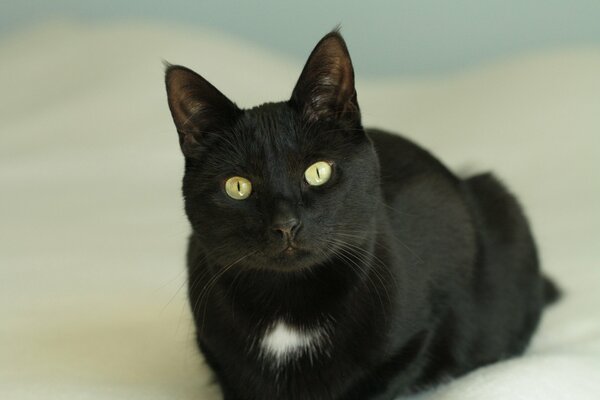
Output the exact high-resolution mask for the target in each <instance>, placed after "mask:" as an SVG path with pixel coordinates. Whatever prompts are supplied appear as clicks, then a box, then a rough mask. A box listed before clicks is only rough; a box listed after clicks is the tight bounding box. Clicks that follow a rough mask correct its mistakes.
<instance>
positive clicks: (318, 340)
mask: <svg viewBox="0 0 600 400" xmlns="http://www.w3.org/2000/svg"><path fill="white" fill-rule="evenodd" d="M326 341H327V335H326V331H325V330H324V329H322V328H316V329H311V330H299V329H297V328H295V327H293V326H291V325H289V324H287V323H285V322H283V321H278V322H276V323H275V324H274V325H273V326H272V327H271V328H270V329H267V330H266V332H265V335H264V336H263V338H262V340H261V342H260V346H261V352H262V353H263V355H264V356H270V357H272V358H275V360H276V361H277V363H282V362H285V361H288V360H289V359H291V358H293V357H297V356H300V355H302V354H303V353H308V355H309V356H310V357H311V358H312V357H313V356H314V353H316V352H317V351H319V350H320V348H321V347H322V346H324V345H325V344H326Z"/></svg>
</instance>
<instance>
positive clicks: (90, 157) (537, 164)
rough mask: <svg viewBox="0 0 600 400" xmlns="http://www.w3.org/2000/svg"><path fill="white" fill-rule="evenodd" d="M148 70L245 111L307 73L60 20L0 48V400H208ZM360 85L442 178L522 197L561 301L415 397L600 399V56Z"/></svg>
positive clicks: (159, 29) (183, 39) (249, 52)
mask: <svg viewBox="0 0 600 400" xmlns="http://www.w3.org/2000/svg"><path fill="white" fill-rule="evenodd" d="M349 45H350V50H352V43H349ZM308 51H309V49H307V54H308ZM162 59H165V60H168V61H170V62H172V63H181V64H184V65H187V66H189V67H191V68H194V69H196V70H197V71H199V72H200V73H202V74H203V75H204V76H205V77H206V78H208V79H209V80H211V81H212V82H213V83H214V84H215V85H216V86H217V87H219V88H220V89H221V90H223V91H224V92H225V93H226V94H228V95H229V96H230V97H231V98H232V99H234V100H235V101H236V102H237V103H238V104H240V105H241V106H250V105H254V104H257V103H260V102H263V101H271V100H278V99H285V98H287V97H288V96H289V94H290V92H291V89H292V87H293V84H294V83H295V80H296V78H297V76H298V74H299V72H300V69H301V67H302V62H303V60H302V61H301V60H297V61H293V60H289V59H285V58H283V57H280V56H277V55H274V54H271V53H269V52H267V51H265V50H263V49H260V48H257V47H256V46H254V45H252V44H249V43H244V42H243V41H240V40H237V39H233V38H229V37H226V36H224V35H221V34H217V33H215V32H210V31H204V30H191V29H190V30H184V29H180V28H173V27H167V26H158V25H149V24H137V23H121V24H114V25H103V26H83V25H78V24H75V23H56V24H50V25H46V26H43V27H39V28H36V29H32V30H28V31H24V32H21V33H19V34H17V35H14V36H12V37H11V38H9V39H4V40H3V41H2V42H0V60H2V62H1V63H0V88H1V91H0V193H1V195H0V398H2V399H145V400H148V399H166V398H168V399H207V400H210V399H218V398H219V395H218V390H217V389H216V388H215V387H214V385H211V384H210V383H209V382H210V374H209V372H208V371H207V369H206V367H205V366H204V364H203V363H202V361H201V359H200V356H199V355H198V354H197V352H196V349H195V346H194V343H193V329H192V324H191V320H190V315H189V312H188V310H187V304H186V299H185V287H183V285H184V282H185V273H184V251H185V244H186V243H185V242H186V235H187V232H188V226H187V224H186V220H185V217H184V214H183V211H182V200H181V197H180V193H179V188H180V178H181V175H182V165H183V163H182V157H181V156H180V154H179V148H178V143H177V138H176V133H175V130H174V128H173V126H172V123H171V120H170V115H169V113H168V109H167V104H166V100H165V93H164V89H163V84H162V79H163V76H162V65H161V60H162ZM357 76H358V81H357V87H358V92H359V101H360V104H361V107H362V110H363V114H364V121H365V123H366V125H374V126H378V127H384V128H389V129H392V130H394V131H399V132H404V133H405V134H406V135H408V136H409V137H411V138H413V139H414V140H416V141H418V142H420V143H422V144H423V145H425V146H426V147H428V148H430V149H431V150H433V151H434V153H436V154H437V155H438V156H440V157H441V158H442V159H443V160H444V161H445V162H447V163H448V164H449V165H450V166H452V167H454V168H457V169H468V170H471V171H477V170H487V169H491V170H494V171H495V172H497V173H498V174H499V175H500V176H501V177H502V178H503V179H504V180H505V181H506V182H507V183H508V184H509V185H510V187H511V188H512V189H513V190H514V191H515V192H516V193H518V194H519V196H520V198H521V200H522V202H523V203H524V205H525V207H526V210H527V212H528V214H529V216H530V218H531V220H532V223H533V227H534V230H535V232H536V235H537V238H538V241H539V247H540V249H541V256H542V260H543V264H544V269H545V270H546V271H547V272H548V274H550V275H551V276H552V277H554V278H555V279H556V281H557V282H558V284H559V285H560V286H561V287H562V289H563V290H564V292H565V295H564V298H563V299H562V300H561V302H560V303H559V304H557V305H556V306H554V307H552V308H551V309H550V310H549V311H548V312H547V313H546V314H545V316H544V319H543V321H542V324H541V327H540V329H539V332H538V333H537V334H536V336H535V338H534V340H533V343H532V346H531V347H530V349H529V351H528V352H527V354H526V355H525V356H523V357H520V358H517V359H513V360H510V361H506V362H502V363H498V364H496V365H492V366H489V367H486V368H482V369H480V370H477V371H475V372H473V373H471V374H469V375H468V376H465V377H463V378H461V379H458V380H455V381H453V382H451V383H449V384H447V385H443V386H441V387H439V388H437V389H435V390H433V391H430V392H427V393H424V394H422V395H420V396H418V398H419V399H426V400H452V399H460V400H469V399H486V400H494V399H528V400H529V399H543V400H547V399H590V400H592V399H600V311H599V310H598V308H599V307H600V265H599V255H600V251H599V249H598V248H599V247H600V212H599V205H600V179H599V178H600V177H599V172H598V171H600V168H599V166H600V161H599V160H600V48H597V47H596V48H594V47H589V48H579V49H566V50H562V51H553V52H542V53H538V54H526V55H522V56H520V57H516V58H513V59H511V60H508V61H503V62H498V63H494V64H490V65H487V66H482V67H479V68H476V69H472V70H470V71H464V72H461V73H456V74H452V75H448V76H441V77H422V78H418V79H417V78H415V79H400V78H394V79H392V78H390V79H382V80H367V79H364V78H363V77H362V76H361V72H360V63H357ZM415 398H417V397H415Z"/></svg>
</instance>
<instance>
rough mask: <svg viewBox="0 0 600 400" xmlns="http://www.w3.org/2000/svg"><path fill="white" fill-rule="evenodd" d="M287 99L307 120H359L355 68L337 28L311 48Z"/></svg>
mask: <svg viewBox="0 0 600 400" xmlns="http://www.w3.org/2000/svg"><path fill="white" fill-rule="evenodd" d="M290 102H291V104H292V105H293V106H295V107H297V108H298V109H299V110H301V112H302V113H303V114H304V115H305V116H306V117H307V118H308V119H309V120H326V119H349V120H352V121H355V122H358V123H360V113H359V108H358V101H357V99H356V90H355V88H354V68H353V67H352V60H351V59H350V54H349V53H348V49H347V47H346V43H345V42H344V39H343V38H342V35H340V33H339V32H338V31H333V32H331V33H329V34H327V35H325V37H323V39H321V41H319V43H318V44H317V46H316V47H315V49H314V50H313V51H312V53H311V54H310V56H309V58H308V61H307V62H306V65H305V66H304V69H303V70H302V74H301V75H300V78H299V79H298V83H296V87H295V88H294V91H293V93H292V98H291V100H290Z"/></svg>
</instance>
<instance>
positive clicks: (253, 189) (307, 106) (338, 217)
mask: <svg viewBox="0 0 600 400" xmlns="http://www.w3.org/2000/svg"><path fill="white" fill-rule="evenodd" d="M166 84H167V93H168V100H169V107H170V109H171V114H172V116H173V120H174V121H175V125H176V127H177V132H178V133H179V143H180V145H181V149H182V151H183V154H184V156H185V159H186V169H185V176H184V180H183V194H184V198H185V210H186V213H187V216H188V218H189V220H190V223H191V225H192V228H193V230H194V232H195V234H196V236H197V237H198V239H199V241H200V243H201V245H202V246H203V247H204V250H205V251H206V253H207V257H208V258H209V259H211V260H212V261H213V262H214V263H216V264H218V265H220V266H222V267H227V266H230V265H231V266H232V265H234V264H235V265H236V266H237V267H240V268H242V267H247V268H268V269H274V270H286V271H296V270H300V269H303V268H306V267H310V266H313V265H317V264H321V263H324V262H326V261H327V260H329V259H331V258H332V257H334V255H337V256H338V257H339V256H342V257H343V254H344V253H348V252H350V251H352V246H359V245H360V244H361V242H362V241H364V240H365V238H366V237H367V236H368V235H369V234H370V232H369V227H370V226H372V222H373V218H374V213H375V212H374V210H375V208H376V207H377V205H378V202H379V163H378V160H377V156H376V154H375V151H374V149H373V147H372V144H371V142H370V140H369V139H368V137H367V136H366V134H365V132H364V130H363V128H362V125H361V119H360V113H359V107H358V102H357V98H356V91H355V88H354V70H353V67H352V62H351V60H350V55H349V54H348V50H347V48H346V45H345V43H344V40H343V38H342V37H341V35H340V34H339V33H338V32H332V33H330V34H328V35H326V36H325V37H324V38H323V39H321V41H320V42H319V43H318V44H317V46H316V47H315V49H314V50H313V52H312V53H311V55H310V57H309V59H308V61H307V63H306V65H305V67H304V69H303V71H302V74H301V75H300V78H299V80H298V82H297V84H296V86H295V88H294V90H293V93H292V96H291V98H290V100H289V101H285V102H279V103H267V104H263V105H261V106H258V107H255V108H252V109H248V110H242V109H239V108H238V107H237V106H236V105H235V104H234V103H233V102H231V101H230V100H229V99H228V98H227V97H225V96H224V95H223V94H222V93H221V92H220V91H219V90H217V89H216V88H215V87H214V86H213V85H211V84H210V83H209V82H208V81H206V80H205V79H204V78H202V77H201V76H200V75H198V74H196V73H194V72H193V71H191V70H189V69H187V68H184V67H181V66H169V67H168V68H167V72H166Z"/></svg>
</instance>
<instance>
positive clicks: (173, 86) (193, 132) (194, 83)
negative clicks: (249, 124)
mask: <svg viewBox="0 0 600 400" xmlns="http://www.w3.org/2000/svg"><path fill="white" fill-rule="evenodd" d="M165 82H166V85H167V97H168V100H169V108H170V109H171V115H172V116H173V121H174V122H175V127H176V128H177V132H178V133H179V144H180V145H181V150H182V151H183V154H185V155H186V156H192V155H193V154H194V153H195V152H197V149H198V147H199V146H198V145H199V143H200V142H201V139H202V136H204V135H206V134H208V133H212V132H216V131H219V130H220V129H222V128H223V127H225V126H227V125H228V124H231V123H232V122H233V121H234V120H235V119H236V118H237V117H238V116H239V115H240V114H241V113H242V111H241V110H240V109H239V108H237V106H236V105H235V104H234V103H232V102H231V101H230V100H229V99H228V98H227V97H225V95H224V94H223V93H221V92H220V91H219V90H218V89H217V88H216V87H214V86H213V85H211V84H210V82H208V81H207V80H206V79H204V78H203V77H201V76H200V75H198V74H197V73H195V72H194V71H192V70H190V69H188V68H185V67H182V66H179V65H168V66H167V70H166V73H165Z"/></svg>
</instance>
